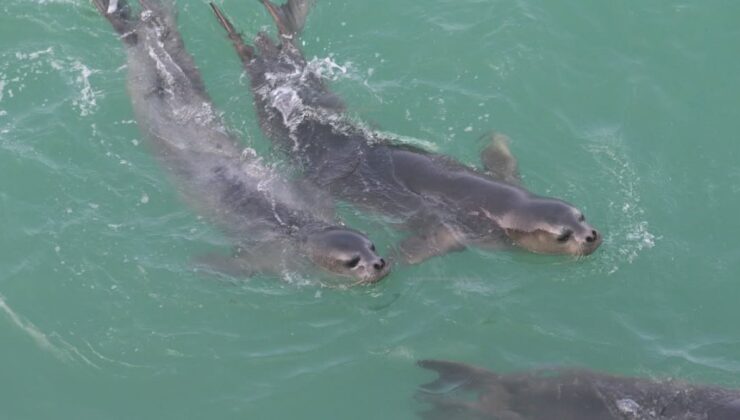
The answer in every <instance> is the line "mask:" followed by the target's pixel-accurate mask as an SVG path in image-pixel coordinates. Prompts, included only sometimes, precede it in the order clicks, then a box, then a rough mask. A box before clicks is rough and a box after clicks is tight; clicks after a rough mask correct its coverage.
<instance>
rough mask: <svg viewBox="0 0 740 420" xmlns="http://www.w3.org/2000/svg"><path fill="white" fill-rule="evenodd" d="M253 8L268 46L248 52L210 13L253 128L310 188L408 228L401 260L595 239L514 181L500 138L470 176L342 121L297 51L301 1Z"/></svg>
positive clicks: (337, 103)
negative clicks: (242, 79) (268, 27)
mask: <svg viewBox="0 0 740 420" xmlns="http://www.w3.org/2000/svg"><path fill="white" fill-rule="evenodd" d="M261 2H262V4H263V5H264V6H265V7H266V9H267V10H268V12H269V13H270V15H271V16H272V18H273V20H274V21H275V22H276V24H277V27H278V30H279V33H280V40H279V42H278V43H275V42H273V41H272V40H271V39H270V38H269V36H268V35H266V34H265V33H259V34H258V35H257V37H256V39H255V41H254V46H252V45H247V44H245V43H244V41H243V39H242V37H241V35H240V34H239V33H238V32H237V31H236V30H235V29H234V27H233V25H232V24H231V22H230V21H229V20H228V18H227V17H226V16H225V15H224V14H223V12H221V10H220V9H219V8H218V7H217V6H216V5H214V4H213V3H211V7H212V8H213V11H214V13H215V15H216V17H217V19H218V20H219V22H220V23H221V25H222V26H223V27H224V28H225V29H226V31H227V33H228V36H229V39H231V41H232V43H233V45H234V47H235V49H236V51H237V54H238V55H239V57H240V59H241V60H242V63H243V65H244V68H245V69H246V71H247V73H248V74H249V76H250V80H251V87H252V91H253V95H254V102H255V105H256V109H257V113H258V116H259V121H260V125H261V127H262V129H263V131H264V132H265V133H266V135H267V136H268V137H269V138H271V139H272V141H273V142H275V143H276V144H278V145H279V146H280V147H281V148H282V149H283V150H284V151H285V152H286V153H287V154H288V156H290V158H291V159H292V160H293V161H294V162H295V163H296V164H297V165H298V166H299V167H300V168H301V170H302V171H303V173H304V174H305V176H306V178H307V179H308V180H310V181H311V182H312V183H313V184H314V185H316V186H318V187H320V188H322V189H324V190H325V191H328V192H329V193H330V194H331V195H332V196H334V197H335V198H338V199H341V200H345V201H348V202H350V203H352V204H354V205H356V206H359V207H361V208H364V209H368V210H371V211H375V212H380V213H383V214H385V215H388V216H391V217H392V218H395V219H397V220H399V221H400V223H401V224H402V225H403V226H404V227H405V228H406V229H407V230H409V231H410V232H411V233H410V235H409V236H408V238H407V239H406V240H404V241H403V242H402V243H401V245H400V251H401V254H402V256H403V258H404V259H405V260H406V262H409V263H418V262H421V261H424V260H425V259H427V258H430V257H433V256H436V255H443V254H445V253H447V252H451V251H459V250H462V249H464V248H465V247H466V246H470V245H474V246H479V247H484V248H493V249H500V248H508V247H518V248H523V249H525V250H528V251H531V252H535V253H544V254H567V255H576V256H582V255H588V254H591V253H592V252H594V251H595V250H596V249H597V248H598V247H599V245H600V244H601V243H602V236H601V235H600V234H599V233H598V231H597V230H596V229H594V228H593V227H592V226H591V225H590V224H589V223H587V222H586V219H585V217H584V215H583V213H582V212H581V211H580V210H578V209H577V208H576V207H574V206H573V205H571V204H569V203H566V202H565V201H562V200H558V199H555V198H549V197H542V196H538V195H535V194H533V193H531V192H529V191H527V190H526V189H524V188H523V187H522V186H521V185H520V181H519V177H518V170H517V164H516V159H515V158H514V157H513V155H512V154H511V152H510V150H509V146H508V141H507V139H506V137H505V136H502V135H493V136H491V138H490V144H489V145H488V147H486V149H485V150H484V151H483V154H482V156H481V158H482V161H483V165H484V168H483V169H482V170H480V169H476V168H472V167H469V166H467V165H464V164H462V163H459V162H457V161H455V160H453V159H451V158H448V157H446V156H443V155H439V154H434V153H430V152H427V151H424V150H421V149H419V148H415V147H411V146H406V145H399V144H395V143H394V142H393V141H392V139H390V138H388V137H387V136H385V135H383V134H382V133H377V132H374V131H371V130H369V129H367V128H365V127H363V126H361V125H358V124H356V123H354V122H352V121H350V120H349V119H348V118H347V117H346V115H345V112H344V106H343V104H342V101H341V100H339V98H337V97H336V96H335V95H334V94H332V93H331V92H330V91H329V89H328V88H327V86H326V84H325V82H324V80H323V79H322V78H321V75H320V74H319V73H318V72H316V71H313V69H311V67H310V66H309V63H308V62H307V61H306V59H305V57H304V56H303V54H302V52H301V51H300V49H299V48H298V47H297V43H296V40H297V36H298V34H299V33H300V31H301V30H302V28H303V25H304V23H305V18H306V15H307V13H308V9H309V3H308V1H306V0H289V1H288V2H287V3H285V4H284V5H282V6H277V5H275V4H273V3H271V2H270V1H268V0H261Z"/></svg>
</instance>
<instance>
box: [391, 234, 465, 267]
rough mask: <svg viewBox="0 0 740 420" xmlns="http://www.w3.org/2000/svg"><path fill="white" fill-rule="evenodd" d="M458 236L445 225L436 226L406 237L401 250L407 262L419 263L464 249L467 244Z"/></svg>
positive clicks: (400, 247)
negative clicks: (419, 233)
mask: <svg viewBox="0 0 740 420" xmlns="http://www.w3.org/2000/svg"><path fill="white" fill-rule="evenodd" d="M458 236H459V235H457V234H456V233H455V232H454V231H453V230H452V229H450V228H449V227H447V226H445V225H439V226H435V227H433V228H432V229H431V231H427V232H425V233H423V234H421V235H413V236H409V237H408V238H406V239H404V240H403V241H402V242H401V244H400V246H399V252H400V254H401V257H402V258H403V260H404V261H405V262H406V263H407V264H419V263H421V262H423V261H425V260H428V259H429V258H432V257H438V256H440V255H444V254H447V253H449V252H458V251H462V250H464V249H465V245H463V243H462V242H461V241H460V240H459V239H458Z"/></svg>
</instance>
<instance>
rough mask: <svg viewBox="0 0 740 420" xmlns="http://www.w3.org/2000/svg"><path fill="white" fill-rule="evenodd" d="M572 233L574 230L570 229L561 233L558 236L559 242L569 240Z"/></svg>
mask: <svg viewBox="0 0 740 420" xmlns="http://www.w3.org/2000/svg"><path fill="white" fill-rule="evenodd" d="M572 235H573V231H572V230H570V229H568V230H566V231H565V232H563V233H561V234H560V236H558V242H567V241H568V239H570V237H571V236H572Z"/></svg>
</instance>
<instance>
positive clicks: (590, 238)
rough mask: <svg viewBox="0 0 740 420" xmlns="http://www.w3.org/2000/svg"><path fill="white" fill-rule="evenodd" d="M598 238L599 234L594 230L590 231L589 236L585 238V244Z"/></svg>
mask: <svg viewBox="0 0 740 420" xmlns="http://www.w3.org/2000/svg"><path fill="white" fill-rule="evenodd" d="M598 237H599V232H596V231H595V230H592V231H591V236H587V237H586V242H593V241H595V240H596V238H598Z"/></svg>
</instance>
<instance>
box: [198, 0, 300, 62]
mask: <svg viewBox="0 0 740 420" xmlns="http://www.w3.org/2000/svg"><path fill="white" fill-rule="evenodd" d="M260 2H261V3H262V4H263V5H264V6H265V9H267V11H268V13H270V16H272V19H273V20H274V21H275V25H276V26H277V28H278V31H279V32H280V36H281V38H282V42H283V43H284V44H292V43H293V42H294V41H295V39H296V37H297V36H298V34H299V33H300V32H301V31H302V30H303V27H304V26H305V24H306V17H307V16H308V11H309V9H310V8H311V4H310V3H311V2H310V1H308V0H288V2H287V3H285V4H283V5H281V6H277V5H275V4H274V3H272V2H270V1H269V0H260ZM209 4H210V6H211V9H213V13H214V14H215V15H216V19H217V20H218V22H219V23H220V24H221V26H222V27H223V28H224V29H225V30H226V33H227V34H228V36H229V39H230V40H231V42H232V43H233V44H234V48H235V49H236V53H237V55H238V56H239V58H240V59H241V61H242V63H244V64H247V63H249V62H250V61H252V59H254V57H255V50H254V47H252V46H251V45H249V44H247V43H246V42H244V38H242V35H241V34H240V33H239V32H237V30H236V29H235V28H234V25H233V24H232V23H231V21H230V20H229V18H227V17H226V15H225V14H224V13H223V12H222V11H221V9H220V8H219V7H218V6H216V5H215V4H214V3H213V2H211V3H209ZM257 42H258V43H259V44H262V45H260V48H261V49H263V50H274V49H276V47H275V45H274V44H272V41H270V40H269V39H268V38H267V37H266V36H260V37H259V38H258V40H257Z"/></svg>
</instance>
